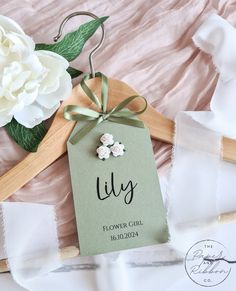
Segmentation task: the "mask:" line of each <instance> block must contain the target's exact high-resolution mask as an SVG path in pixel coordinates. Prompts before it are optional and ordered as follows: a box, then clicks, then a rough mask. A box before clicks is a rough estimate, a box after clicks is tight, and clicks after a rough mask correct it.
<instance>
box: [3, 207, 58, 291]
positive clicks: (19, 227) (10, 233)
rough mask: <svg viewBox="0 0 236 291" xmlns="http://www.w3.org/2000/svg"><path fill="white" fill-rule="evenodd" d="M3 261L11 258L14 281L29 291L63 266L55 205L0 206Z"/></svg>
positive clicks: (10, 263) (10, 265)
mask: <svg viewBox="0 0 236 291" xmlns="http://www.w3.org/2000/svg"><path fill="white" fill-rule="evenodd" d="M0 217H1V228H0V231H1V232H0V237H1V239H0V242H1V245H2V247H1V248H0V259H4V258H6V257H7V258H8V265H9V268H10V270H11V273H12V276H13V278H14V280H15V281H16V282H17V283H18V284H19V285H21V286H23V287H24V288H26V289H27V290H30V288H31V285H34V284H35V281H37V279H38V278H39V277H41V276H43V275H45V274H47V273H48V272H50V271H52V270H55V269H57V268H59V267H60V266H61V261H60V260H59V256H58V251H59V245H58V236H57V225H56V219H55V210H54V206H51V205H42V204H34V203H22V202H3V203H0Z"/></svg>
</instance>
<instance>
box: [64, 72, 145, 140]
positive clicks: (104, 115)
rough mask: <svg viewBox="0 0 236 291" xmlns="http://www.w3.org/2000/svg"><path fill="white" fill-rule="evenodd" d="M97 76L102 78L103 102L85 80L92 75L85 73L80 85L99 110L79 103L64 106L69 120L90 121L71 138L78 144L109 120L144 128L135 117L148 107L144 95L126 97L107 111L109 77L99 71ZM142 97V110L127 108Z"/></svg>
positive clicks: (65, 116)
mask: <svg viewBox="0 0 236 291" xmlns="http://www.w3.org/2000/svg"><path fill="white" fill-rule="evenodd" d="M95 77H99V78H101V79H102V88H101V93H102V94H101V102H100V100H99V98H98V97H97V96H96V94H95V93H94V92H93V91H92V90H91V89H90V88H89V87H88V86H87V84H86V83H85V80H88V79H90V75H85V77H84V78H83V80H82V81H81V83H80V85H81V88H82V89H83V91H84V92H85V94H86V95H87V96H88V98H89V99H90V100H91V101H92V102H93V103H94V104H95V105H96V106H97V107H98V109H99V111H95V110H92V109H89V108H83V107H79V106H77V105H67V106H65V108H64V118H65V119H67V120H76V121H88V123H87V124H86V125H85V126H83V127H82V128H81V129H79V130H78V132H76V133H75V134H74V135H73V136H72V137H71V138H70V143H71V144H76V143H77V142H79V141H80V140H81V139H82V138H83V137H84V136H85V135H86V134H88V133H89V132H90V131H91V130H92V129H93V128H94V127H96V126H97V125H98V124H100V123H102V122H104V121H106V120H108V121H110V122H116V123H120V124H125V125H130V126H135V127H140V128H144V124H143V122H142V121H140V120H138V119H135V118H134V117H135V116H137V115H139V114H142V113H143V112H144V111H145V110H146V109H147V101H146V99H145V98H144V97H142V96H139V95H134V96H130V97H128V98H126V99H125V100H123V101H122V102H121V103H119V104H118V105H117V106H115V107H114V108H112V109H111V110H109V111H107V103H108V79H107V77H106V76H105V75H103V74H102V73H100V72H98V73H96V74H95ZM137 98H142V99H143V100H144V107H143V109H141V110H140V111H136V112H133V111H130V110H128V109H127V108H125V107H126V106H127V105H128V104H129V103H130V102H132V101H133V100H134V99H137Z"/></svg>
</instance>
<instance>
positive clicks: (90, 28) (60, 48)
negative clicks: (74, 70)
mask: <svg viewBox="0 0 236 291" xmlns="http://www.w3.org/2000/svg"><path fill="white" fill-rule="evenodd" d="M107 18H108V16H104V17H101V18H99V19H95V20H92V21H89V22H87V23H85V24H82V25H81V26H80V27H79V28H78V29H77V30H75V31H72V32H70V33H68V34H66V35H65V37H64V38H63V39H62V40H61V41H60V42H58V43H54V44H43V43H39V44H36V47H35V50H48V51H52V52H55V53H57V54H59V55H61V56H63V57H64V58H65V59H67V61H68V62H71V61H73V60H74V59H76V58H77V57H78V55H79V54H80V53H81V51H82V49H83V47H84V44H85V43H86V41H87V40H88V39H89V38H90V37H91V36H92V35H93V34H94V33H95V31H96V30H97V29H98V27H99V26H100V25H101V24H102V23H103V22H104V21H106V19H107Z"/></svg>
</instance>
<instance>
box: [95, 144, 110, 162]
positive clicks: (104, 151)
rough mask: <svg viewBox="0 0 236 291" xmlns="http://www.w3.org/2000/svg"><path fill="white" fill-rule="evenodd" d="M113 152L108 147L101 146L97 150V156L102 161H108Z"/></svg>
mask: <svg viewBox="0 0 236 291" xmlns="http://www.w3.org/2000/svg"><path fill="white" fill-rule="evenodd" d="M110 153H111V150H110V149H109V148H108V147H107V146H104V145H102V146H100V147H98V148H97V154H98V157H99V159H100V160H106V159H108V158H109V157H110Z"/></svg>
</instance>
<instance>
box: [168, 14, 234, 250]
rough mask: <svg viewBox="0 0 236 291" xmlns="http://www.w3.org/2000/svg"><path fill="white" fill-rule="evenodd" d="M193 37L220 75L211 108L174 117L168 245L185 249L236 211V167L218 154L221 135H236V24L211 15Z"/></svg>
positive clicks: (209, 234) (204, 236)
mask: <svg viewBox="0 0 236 291" xmlns="http://www.w3.org/2000/svg"><path fill="white" fill-rule="evenodd" d="M193 41H194V42H195V44H196V45H197V46H198V47H199V48H200V49H201V50H203V51H205V52H207V53H208V54H211V55H212V60H213V63H214V64H215V66H216V69H217V71H218V72H219V80H218V83H217V86H216V89H215V92H214V94H213V96H212V100H211V103H210V109H211V111H203V112H197V111H195V112H187V111H186V112H180V113H179V114H178V115H177V118H176V133H175V146H174V154H173V166H172V169H171V174H170V179H169V185H168V195H169V219H170V225H171V235H172V244H173V245H175V246H176V247H177V248H178V249H180V250H181V251H182V252H183V253H186V251H187V249H188V248H189V247H190V246H191V244H193V243H195V242H196V241H197V240H200V239H207V238H209V237H211V236H212V233H214V231H213V229H214V228H215V227H216V228H217V227H218V223H217V217H218V215H219V214H222V213H227V212H231V211H236V195H235V189H236V179H235V175H236V166H235V165H234V164H230V163H228V162H224V161H223V160H222V159H221V136H222V135H224V136H229V137H231V138H233V137H236V126H235V125H236V114H235V110H236V98H235V92H236V53H235V52H236V29H235V28H233V27H232V26H231V25H230V24H229V23H228V22H226V21H225V20H224V19H223V18H221V17H220V16H218V15H212V16H211V17H209V19H207V20H206V21H205V22H204V23H203V24H202V25H201V26H200V28H199V29H198V30H197V32H196V34H195V35H194V36H193ZM232 227H233V226H232ZM234 228H235V226H234ZM234 231H235V229H234ZM183 233H184V234H185V240H183V239H182V237H183Z"/></svg>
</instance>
